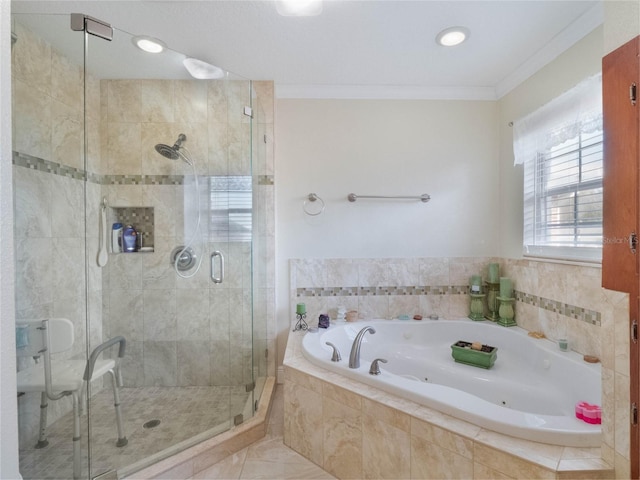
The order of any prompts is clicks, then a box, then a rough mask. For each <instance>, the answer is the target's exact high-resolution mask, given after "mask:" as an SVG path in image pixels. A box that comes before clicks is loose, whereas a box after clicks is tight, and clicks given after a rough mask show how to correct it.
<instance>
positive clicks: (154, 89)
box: [140, 80, 174, 141]
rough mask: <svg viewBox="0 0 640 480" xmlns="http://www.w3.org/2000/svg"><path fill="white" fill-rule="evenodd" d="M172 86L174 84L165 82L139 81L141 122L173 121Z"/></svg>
mask: <svg viewBox="0 0 640 480" xmlns="http://www.w3.org/2000/svg"><path fill="white" fill-rule="evenodd" d="M173 86H174V83H173V82H171V81H167V80H141V81H140V95H141V96H140V108H141V111H140V115H141V118H140V120H141V121H143V122H156V123H163V122H173V121H174V115H173V110H174V88H173ZM167 141H169V140H167Z"/></svg>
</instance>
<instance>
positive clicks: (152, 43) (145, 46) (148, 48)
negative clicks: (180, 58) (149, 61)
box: [131, 35, 167, 53]
mask: <svg viewBox="0 0 640 480" xmlns="http://www.w3.org/2000/svg"><path fill="white" fill-rule="evenodd" d="M131 41H132V42H133V44H134V45H135V46H136V47H138V48H139V49H140V50H143V51H145V52H147V53H161V52H162V51H163V50H164V49H165V48H167V46H166V45H165V43H164V42H163V41H162V40H158V39H157V38H153V37H147V36H146V35H138V36H137V37H133V38H132V39H131Z"/></svg>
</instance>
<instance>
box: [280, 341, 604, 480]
mask: <svg viewBox="0 0 640 480" xmlns="http://www.w3.org/2000/svg"><path fill="white" fill-rule="evenodd" d="M302 337H303V334H302V333H300V332H294V333H290V334H289V340H288V343H287V350H286V353H285V359H284V379H285V380H284V382H285V385H284V387H285V389H284V442H285V444H286V445H287V446H289V447H290V448H292V449H293V450H295V451H297V452H298V453H300V454H302V455H303V456H304V457H306V458H308V459H309V460H311V461H313V462H314V463H316V464H317V465H319V466H321V467H322V468H323V469H324V470H326V471H327V472H329V473H331V474H332V475H335V476H336V477H338V478H341V479H353V478H380V479H382V478H389V479H391V478H393V479H398V478H406V479H426V478H465V479H470V478H474V479H487V478H492V479H498V478H500V479H502V478H528V479H534V478H536V479H538V478H540V479H578V478H582V479H587V478H588V479H597V478H614V471H613V469H612V467H611V466H610V465H608V464H606V463H605V462H604V461H603V460H602V459H601V452H600V448H574V447H562V446H557V445H547V444H542V443H536V442H531V441H527V440H521V439H517V438H513V437H509V436H506V435H502V434H498V433H495V432H492V431H489V430H485V429H483V428H480V427H478V426H476V425H473V424H470V423H468V422H465V421H462V420H459V419H456V418H453V417H451V416H449V415H445V414H442V413H440V412H437V411H435V410H432V409H430V408H427V407H424V406H421V405H418V404H417V403H414V402H411V401H408V400H405V399H402V398H400V397H397V396H394V395H391V394H388V393H386V392H383V391H381V390H377V389H375V388H372V387H370V386H368V385H365V384H363V383H360V382H357V381H353V380H350V379H347V378H345V377H342V376H341V375H339V374H336V373H333V372H329V371H327V370H324V369H322V368H320V367H317V366H315V365H313V364H311V363H310V362H308V361H307V360H306V359H305V358H304V356H303V354H302V350H301V340H302Z"/></svg>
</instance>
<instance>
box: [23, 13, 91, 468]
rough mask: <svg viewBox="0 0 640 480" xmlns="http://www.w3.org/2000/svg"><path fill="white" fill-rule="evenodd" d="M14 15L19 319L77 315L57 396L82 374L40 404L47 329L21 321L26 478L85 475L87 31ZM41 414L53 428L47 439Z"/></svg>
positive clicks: (64, 21)
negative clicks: (36, 376) (79, 401)
mask: <svg viewBox="0 0 640 480" xmlns="http://www.w3.org/2000/svg"><path fill="white" fill-rule="evenodd" d="M12 20H13V23H14V31H15V32H16V34H17V37H18V40H17V42H16V44H15V45H14V46H13V48H12V82H13V112H12V115H13V116H12V123H13V132H14V134H13V149H14V152H13V180H14V190H15V248H16V288H15V292H16V320H17V323H19V324H22V323H23V322H25V321H28V320H30V319H40V320H42V319H50V318H64V319H65V320H64V321H60V322H53V321H51V322H49V329H50V330H53V329H55V330H58V329H59V328H62V330H63V331H65V330H64V325H65V322H66V321H69V322H70V324H71V325H72V329H69V330H66V331H67V332H69V336H66V334H65V336H66V337H67V338H68V339H69V340H70V345H71V346H70V348H69V349H67V350H65V351H60V352H55V351H50V353H51V362H52V384H51V390H52V392H53V395H52V397H53V398H56V397H58V396H59V394H60V392H61V391H62V390H67V389H69V385H68V384H65V387H61V386H60V382H59V379H60V374H61V373H62V372H63V371H64V372H65V373H67V374H69V375H71V377H72V378H74V379H75V380H76V390H75V391H74V395H64V396H63V397H62V398H60V399H57V400H54V399H53V398H50V399H48V400H47V401H46V402H44V403H45V404H46V405H48V406H47V408H46V409H41V408H40V404H41V391H42V390H43V385H39V384H38V382H28V381H27V380H28V379H27V378H26V372H28V371H29V370H30V369H41V368H42V365H43V363H44V355H40V356H39V359H38V363H36V362H34V359H33V358H32V357H31V356H30V355H29V353H30V350H31V349H32V348H33V347H34V346H35V342H37V341H38V338H42V337H41V332H42V331H37V330H35V329H32V328H31V327H27V328H26V330H25V329H22V328H21V329H20V332H22V333H23V335H21V337H20V339H21V342H18V347H19V348H18V349H17V354H18V375H17V380H18V391H19V392H24V393H23V394H20V393H19V397H18V410H19V442H20V472H21V474H22V476H23V478H25V479H32V478H73V477H74V476H76V477H84V478H86V477H87V475H88V462H87V458H88V455H87V438H88V425H87V423H88V422H87V417H86V416H80V415H78V416H74V413H73V401H72V398H74V396H76V395H80V393H81V391H82V372H83V369H84V366H85V364H86V360H87V341H86V339H87V329H86V325H87V321H86V311H87V301H86V290H87V289H86V286H87V276H86V270H85V262H84V258H85V253H86V246H85V241H86V236H85V224H86V222H85V218H86V217H85V211H84V205H85V202H84V198H85V195H91V193H89V192H87V191H86V188H85V187H86V185H85V173H86V170H85V166H84V155H83V149H84V143H85V140H84V125H83V110H84V95H83V91H84V85H83V75H82V70H83V64H82V52H83V36H82V34H79V33H78V32H72V31H71V30H70V29H69V16H68V15H19V14H16V15H13V17H12ZM65 52H66V53H65ZM90 218H94V217H93V216H91V217H90ZM94 258H95V257H94ZM90 273H92V272H90ZM27 331H29V332H30V334H29V335H27V334H26V332H27ZM71 333H73V338H72V337H71V335H70V334H71ZM61 361H64V365H63V364H62V363H61ZM45 398H46V397H45ZM76 398H77V397H76ZM45 412H46V416H43V417H41V414H42V413H45ZM40 418H42V419H43V421H44V423H43V426H44V427H46V428H45V433H44V434H43V435H42V437H41V438H40V440H39V428H40ZM74 419H75V420H76V421H77V423H76V424H75V426H74ZM74 437H79V438H81V440H79V441H77V442H74V441H73V438H74ZM74 447H75V448H74ZM74 459H75V472H74Z"/></svg>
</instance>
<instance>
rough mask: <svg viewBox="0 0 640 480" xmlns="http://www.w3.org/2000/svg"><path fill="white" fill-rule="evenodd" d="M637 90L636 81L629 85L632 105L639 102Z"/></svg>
mask: <svg viewBox="0 0 640 480" xmlns="http://www.w3.org/2000/svg"><path fill="white" fill-rule="evenodd" d="M636 90H637V88H636V84H635V82H634V83H632V84H631V85H629V101H630V102H631V105H635V104H636V102H637V98H638V97H637V96H636Z"/></svg>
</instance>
